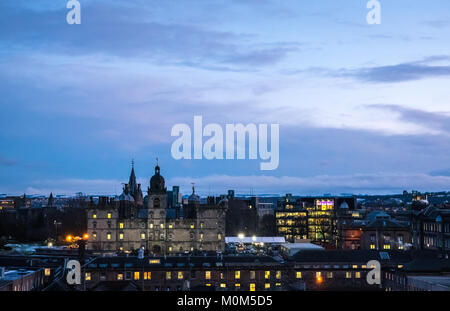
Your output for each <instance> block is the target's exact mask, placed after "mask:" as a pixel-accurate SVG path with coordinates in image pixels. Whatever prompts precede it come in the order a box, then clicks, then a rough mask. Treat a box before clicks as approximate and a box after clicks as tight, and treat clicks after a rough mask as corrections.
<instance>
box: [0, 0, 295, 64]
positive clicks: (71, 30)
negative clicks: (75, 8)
mask: <svg viewBox="0 0 450 311" xmlns="http://www.w3.org/2000/svg"><path fill="white" fill-rule="evenodd" d="M147 5H148V4H147ZM147 5H144V7H145V8H148V7H147ZM0 6H1V5H0ZM2 10H3V12H6V11H7V12H8V14H6V15H5V14H0V37H2V42H1V43H0V47H2V46H3V48H4V49H5V50H7V51H17V50H19V51H30V52H31V51H33V52H37V51H40V52H47V53H49V52H50V53H59V54H63V55H69V56H70V55H78V56H80V55H103V56H105V57H106V56H115V57H122V58H141V59H143V60H145V61H146V62H152V63H154V64H158V65H167V66H170V65H178V66H179V65H183V64H184V65H188V66H195V67H199V68H202V69H205V70H219V71H223V70H244V69H247V70H248V69H254V67H258V66H266V65H273V64H277V63H278V62H280V61H282V60H283V59H284V58H286V57H287V55H288V53H289V52H290V51H293V49H292V48H291V47H290V45H291V44H289V43H286V46H284V45H283V44H282V43H277V47H276V48H273V49H267V48H264V47H261V43H260V42H258V43H256V42H257V40H255V39H257V36H255V35H251V34H245V33H235V32H232V31H219V30H214V29H213V28H212V27H205V26H201V25H198V24H189V23H180V22H178V23H175V22H160V21H155V20H150V19H149V18H144V17H143V13H142V12H140V10H139V9H138V8H136V7H130V6H128V5H126V4H125V3H124V2H118V3H108V4H105V3H103V4H98V3H97V4H96V3H92V2H89V3H87V4H86V5H85V7H84V8H83V14H84V15H83V22H82V24H81V25H77V26H76V27H70V26H69V25H67V24H66V22H65V19H64V18H61V16H65V14H66V11H65V8H60V9H55V8H53V9H49V10H46V11H36V10H33V9H29V8H25V7H20V6H17V7H10V6H8V5H7V7H6V8H2ZM127 16H133V17H134V18H133V19H131V18H127ZM150 16H151V15H150ZM17 21H22V22H17ZM11 25H14V27H13V31H11ZM220 64H225V65H228V66H230V67H223V66H221V65H220Z"/></svg>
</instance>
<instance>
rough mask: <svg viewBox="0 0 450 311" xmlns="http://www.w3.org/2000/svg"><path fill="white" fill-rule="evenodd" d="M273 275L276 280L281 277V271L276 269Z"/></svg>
mask: <svg viewBox="0 0 450 311" xmlns="http://www.w3.org/2000/svg"><path fill="white" fill-rule="evenodd" d="M275 277H276V279H277V280H279V279H281V271H277V273H276V274H275Z"/></svg>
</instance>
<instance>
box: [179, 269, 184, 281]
mask: <svg viewBox="0 0 450 311" xmlns="http://www.w3.org/2000/svg"><path fill="white" fill-rule="evenodd" d="M178 279H179V280H182V279H183V271H178Z"/></svg>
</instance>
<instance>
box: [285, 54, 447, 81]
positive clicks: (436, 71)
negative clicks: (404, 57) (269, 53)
mask: <svg viewBox="0 0 450 311" xmlns="http://www.w3.org/2000/svg"><path fill="white" fill-rule="evenodd" d="M435 62H440V63H442V64H440V65H433V64H432V63H435ZM305 71H307V72H310V73H313V74H318V75H324V76H331V77H337V78H353V79H356V80H359V81H361V82H368V83H399V82H406V81H416V80H422V79H427V78H450V57H449V56H440V55H439V56H430V57H427V58H424V59H422V60H419V61H414V62H405V63H400V64H396V65H385V66H376V67H361V68H357V69H348V68H342V69H339V70H332V69H327V68H322V67H312V68H309V69H308V70H297V71H295V70H294V71H291V72H288V74H295V73H299V72H305Z"/></svg>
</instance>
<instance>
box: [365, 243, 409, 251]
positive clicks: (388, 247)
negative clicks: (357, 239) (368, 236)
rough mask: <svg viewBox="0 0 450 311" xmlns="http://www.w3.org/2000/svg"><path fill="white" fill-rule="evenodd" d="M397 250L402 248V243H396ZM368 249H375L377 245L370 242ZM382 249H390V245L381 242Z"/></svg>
mask: <svg viewBox="0 0 450 311" xmlns="http://www.w3.org/2000/svg"><path fill="white" fill-rule="evenodd" d="M397 248H398V249H399V250H402V249H403V245H398V247H397ZM370 249H377V246H376V245H375V244H370ZM383 249H385V250H390V249H391V245H390V244H383Z"/></svg>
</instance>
